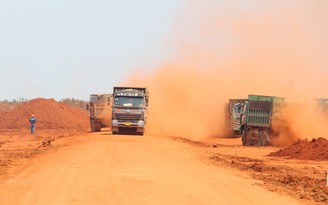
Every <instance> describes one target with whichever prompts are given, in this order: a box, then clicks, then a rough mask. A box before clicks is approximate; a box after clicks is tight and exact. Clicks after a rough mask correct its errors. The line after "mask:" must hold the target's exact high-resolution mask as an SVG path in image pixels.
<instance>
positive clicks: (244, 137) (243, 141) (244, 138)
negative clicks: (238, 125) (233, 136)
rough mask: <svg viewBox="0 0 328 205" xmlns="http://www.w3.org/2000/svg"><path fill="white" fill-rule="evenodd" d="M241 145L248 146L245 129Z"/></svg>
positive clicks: (242, 133)
mask: <svg viewBox="0 0 328 205" xmlns="http://www.w3.org/2000/svg"><path fill="white" fill-rule="evenodd" d="M241 143H242V145H244V146H245V145H246V130H245V129H243V131H242V132H241Z"/></svg>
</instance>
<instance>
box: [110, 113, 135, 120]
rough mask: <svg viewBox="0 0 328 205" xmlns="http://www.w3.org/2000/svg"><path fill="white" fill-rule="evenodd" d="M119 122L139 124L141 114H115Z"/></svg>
mask: <svg viewBox="0 0 328 205" xmlns="http://www.w3.org/2000/svg"><path fill="white" fill-rule="evenodd" d="M115 116H116V119H117V120H118V121H125V122H138V121H139V120H140V119H141V114H118V113H116V114H115Z"/></svg>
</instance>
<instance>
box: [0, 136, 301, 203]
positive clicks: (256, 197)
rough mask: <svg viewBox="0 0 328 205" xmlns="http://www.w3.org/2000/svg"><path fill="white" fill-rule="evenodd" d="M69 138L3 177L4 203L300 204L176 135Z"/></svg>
mask: <svg viewBox="0 0 328 205" xmlns="http://www.w3.org/2000/svg"><path fill="white" fill-rule="evenodd" d="M70 140H71V141H70V142H69V145H68V146H60V147H59V148H58V149H57V150H56V152H52V153H49V154H46V155H40V156H38V157H37V158H35V159H33V160H32V164H31V165H30V166H29V167H28V168H26V169H24V170H23V171H22V172H20V174H18V175H16V176H14V177H13V178H10V179H7V180H3V181H2V182H1V183H0V204H33V205H37V204H40V205H43V204H152V205H153V204H244V205H247V204H252V205H256V204H259V205H260V204H280V205H284V204H301V203H300V202H299V201H297V200H296V199H294V198H290V197H288V196H285V195H280V194H277V193H275V192H272V191H268V190H267V189H265V188H263V187H260V186H257V185H256V183H258V181H256V180H254V179H252V178H249V177H248V176H247V175H244V174H243V172H240V171H238V170H233V169H223V168H220V167H218V166H213V165H212V164H209V163H206V162H205V161H204V160H202V157H201V155H200V149H199V148H198V147H194V146H190V145H189V144H185V143H181V142H179V141H174V140H172V139H169V138H164V137H151V136H143V137H140V136H115V135H110V134H108V133H106V132H102V133H95V134H85V135H83V136H79V137H74V138H71V139H70ZM53 143H54V144H55V143H56V141H54V142H53Z"/></svg>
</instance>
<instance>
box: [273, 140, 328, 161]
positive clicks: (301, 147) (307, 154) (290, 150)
mask: <svg viewBox="0 0 328 205" xmlns="http://www.w3.org/2000/svg"><path fill="white" fill-rule="evenodd" d="M269 156H276V157H290V158H295V159H306V160H328V140H326V139H325V138H322V137H320V138H318V139H312V140H311V141H308V140H298V141H296V142H294V143H293V144H292V145H290V146H288V147H286V148H284V149H280V150H278V151H276V152H272V153H270V154H269Z"/></svg>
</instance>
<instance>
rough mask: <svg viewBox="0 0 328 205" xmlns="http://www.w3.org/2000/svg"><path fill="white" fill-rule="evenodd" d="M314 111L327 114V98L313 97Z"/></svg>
mask: <svg viewBox="0 0 328 205" xmlns="http://www.w3.org/2000/svg"><path fill="white" fill-rule="evenodd" d="M314 100H315V111H316V112H318V113H324V114H328V98H315V99H314Z"/></svg>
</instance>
